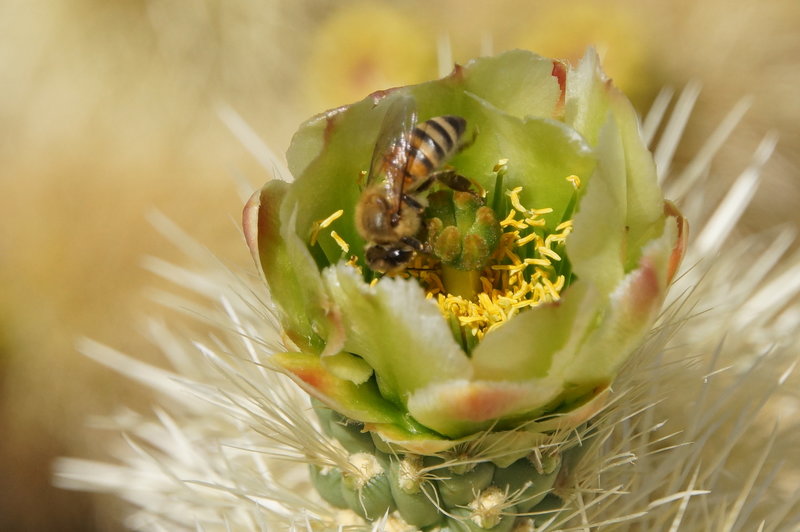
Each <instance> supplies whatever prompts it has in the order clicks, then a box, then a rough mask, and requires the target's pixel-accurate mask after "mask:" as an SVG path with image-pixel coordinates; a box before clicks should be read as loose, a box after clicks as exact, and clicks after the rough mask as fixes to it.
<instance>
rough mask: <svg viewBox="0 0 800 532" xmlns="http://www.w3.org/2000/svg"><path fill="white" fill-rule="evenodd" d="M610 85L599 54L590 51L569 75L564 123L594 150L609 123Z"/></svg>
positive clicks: (592, 50)
mask: <svg viewBox="0 0 800 532" xmlns="http://www.w3.org/2000/svg"><path fill="white" fill-rule="evenodd" d="M609 84H610V81H609V80H607V78H606V77H605V74H603V72H602V70H601V69H600V60H599V59H598V58H597V52H595V51H594V49H592V48H590V49H589V50H587V51H586V54H585V55H584V56H583V59H581V62H580V64H578V66H577V67H576V68H575V69H572V70H570V71H569V72H568V73H567V91H566V103H565V112H564V121H565V122H566V123H567V124H569V125H570V126H572V127H573V128H574V129H575V130H576V131H577V132H578V133H580V134H581V135H583V136H584V138H585V139H586V140H587V141H588V142H589V144H591V145H592V146H594V145H596V144H597V141H598V138H599V136H600V130H601V128H602V127H603V124H605V123H606V120H607V119H608V106H609V101H608V87H609Z"/></svg>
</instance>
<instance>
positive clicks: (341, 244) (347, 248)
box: [331, 231, 350, 253]
mask: <svg viewBox="0 0 800 532" xmlns="http://www.w3.org/2000/svg"><path fill="white" fill-rule="evenodd" d="M331 237H333V239H334V240H335V241H336V243H337V244H339V247H340V248H342V251H344V252H345V253H347V252H348V251H350V245H349V244H348V243H347V242H345V241H344V239H343V238H342V237H340V236H339V233H337V232H336V231H331Z"/></svg>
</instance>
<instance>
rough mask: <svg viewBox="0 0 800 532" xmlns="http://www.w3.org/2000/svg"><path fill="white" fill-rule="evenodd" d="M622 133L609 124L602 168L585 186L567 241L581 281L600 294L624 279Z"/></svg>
mask: <svg viewBox="0 0 800 532" xmlns="http://www.w3.org/2000/svg"><path fill="white" fill-rule="evenodd" d="M622 149H623V148H622V141H621V139H620V136H619V130H618V129H617V126H616V123H615V122H614V120H613V119H610V118H609V120H607V121H606V123H605V126H604V127H603V129H602V131H601V132H600V136H599V143H598V145H597V148H596V150H595V151H596V153H597V158H598V166H597V170H596V171H595V173H594V175H592V178H591V179H590V180H589V182H588V183H587V184H586V185H585V186H586V193H585V194H584V196H583V199H582V200H581V201H580V203H579V205H578V213H577V214H576V215H575V218H574V231H573V233H572V234H571V235H570V236H569V238H568V239H567V255H568V256H569V259H570V262H571V263H572V268H573V270H574V272H575V273H576V274H577V276H578V279H581V280H584V281H589V282H591V283H592V284H593V285H594V286H595V287H596V288H598V289H599V290H600V293H601V294H603V295H606V294H608V293H610V292H611V291H612V290H613V289H614V287H616V286H617V284H618V283H619V281H620V280H621V279H622V277H623V275H624V273H625V272H624V269H623V257H624V254H625V245H626V232H627V229H628V228H627V227H626V215H627V204H626V201H627V198H626V179H625V160H624V154H623V152H622Z"/></svg>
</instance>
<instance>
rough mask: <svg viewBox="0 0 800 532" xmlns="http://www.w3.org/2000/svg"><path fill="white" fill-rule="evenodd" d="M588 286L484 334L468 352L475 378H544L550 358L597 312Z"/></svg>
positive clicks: (579, 286)
mask: <svg viewBox="0 0 800 532" xmlns="http://www.w3.org/2000/svg"><path fill="white" fill-rule="evenodd" d="M598 303H599V301H598V297H597V294H596V292H595V291H592V290H590V286H589V284H588V283H576V284H575V285H573V286H571V287H570V288H569V289H568V290H566V291H565V292H564V293H563V294H562V298H561V300H560V301H558V302H555V303H550V304H546V305H542V306H539V307H535V308H532V309H530V310H526V311H525V312H522V313H520V314H518V315H516V316H514V317H513V318H512V319H511V320H510V321H509V322H508V323H506V324H504V325H503V326H502V327H499V328H498V329H496V330H494V331H492V332H491V333H489V334H487V335H486V336H485V337H484V339H483V340H482V341H481V343H480V344H478V346H477V347H476V348H475V350H474V351H473V352H472V365H473V367H474V368H475V378H476V379H483V380H508V381H524V380H528V379H534V378H542V377H545V376H546V375H547V374H548V373H549V372H550V366H551V364H552V362H553V356H554V355H555V354H556V353H557V352H558V353H562V352H563V351H564V349H565V348H566V347H568V346H569V345H570V344H571V343H574V342H570V340H571V339H573V340H574V339H578V338H581V337H582V336H583V335H584V331H585V329H586V327H588V326H589V325H590V323H589V322H590V320H591V317H592V316H594V315H595V314H596V313H597V312H598V308H597V306H598Z"/></svg>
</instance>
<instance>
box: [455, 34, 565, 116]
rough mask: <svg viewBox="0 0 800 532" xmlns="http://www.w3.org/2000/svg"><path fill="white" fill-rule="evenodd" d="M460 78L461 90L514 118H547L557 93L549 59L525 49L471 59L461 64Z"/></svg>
mask: <svg viewBox="0 0 800 532" xmlns="http://www.w3.org/2000/svg"><path fill="white" fill-rule="evenodd" d="M464 81H465V83H464V89H465V90H467V91H469V92H471V93H473V94H475V95H477V96H479V97H480V98H482V99H484V100H486V101H487V102H490V103H491V104H492V105H493V106H495V107H497V108H498V109H500V110H502V111H504V112H506V113H508V114H510V115H513V116H516V117H518V118H524V117H527V116H539V117H548V118H550V117H552V116H553V114H554V113H555V109H556V104H557V103H558V100H559V98H560V97H561V88H560V87H559V84H558V79H557V78H555V77H554V76H553V60H552V59H547V58H544V57H540V56H538V55H536V54H534V53H531V52H528V51H526V50H512V51H509V52H506V53H503V54H499V55H497V56H495V57H481V58H478V59H474V60H472V61H470V62H469V63H467V65H466V66H465V67H464Z"/></svg>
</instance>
